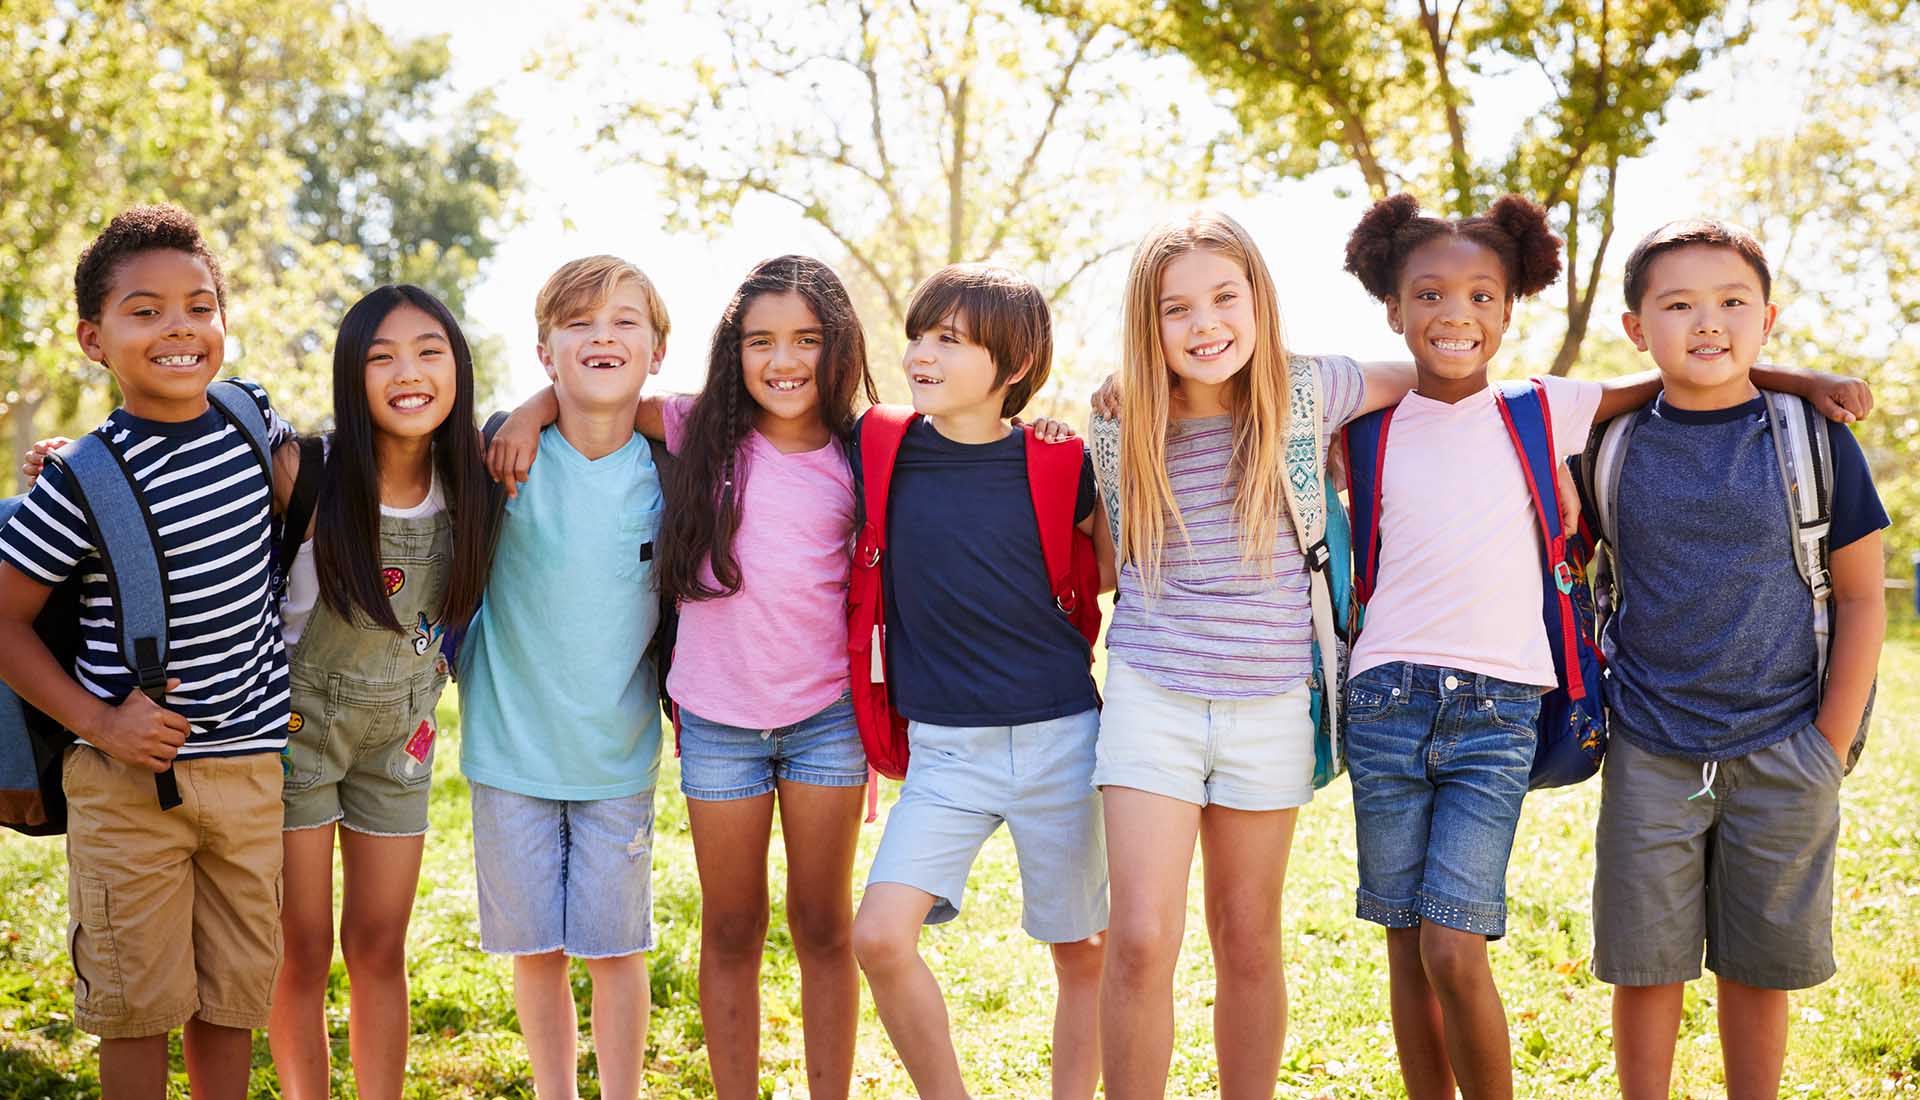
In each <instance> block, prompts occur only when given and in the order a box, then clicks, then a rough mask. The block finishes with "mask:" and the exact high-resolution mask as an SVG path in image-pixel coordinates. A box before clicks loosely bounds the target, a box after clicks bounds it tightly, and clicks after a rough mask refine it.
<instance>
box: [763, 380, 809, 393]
mask: <svg viewBox="0 0 1920 1100" xmlns="http://www.w3.org/2000/svg"><path fill="white" fill-rule="evenodd" d="M806 384H807V380H806V379H804V378H769V379H768V380H767V388H768V389H770V390H774V391H776V392H778V393H792V392H793V391H794V390H797V389H799V388H800V387H801V386H804V385H806Z"/></svg>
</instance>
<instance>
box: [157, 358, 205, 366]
mask: <svg viewBox="0 0 1920 1100" xmlns="http://www.w3.org/2000/svg"><path fill="white" fill-rule="evenodd" d="M201 358H202V357H201V356H198V355H156V356H154V359H153V361H154V362H156V363H158V364H160V365H161V366H163V367H192V366H197V365H199V363H200V360H201Z"/></svg>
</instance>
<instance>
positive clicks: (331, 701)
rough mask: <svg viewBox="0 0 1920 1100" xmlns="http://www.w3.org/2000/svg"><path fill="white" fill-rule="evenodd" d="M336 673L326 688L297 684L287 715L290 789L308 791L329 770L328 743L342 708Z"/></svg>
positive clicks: (287, 757) (287, 785) (287, 754)
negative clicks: (335, 719)
mask: <svg viewBox="0 0 1920 1100" xmlns="http://www.w3.org/2000/svg"><path fill="white" fill-rule="evenodd" d="M336 679H337V678H336V677H328V678H327V685H326V687H325V688H313V687H309V686H307V685H303V684H295V685H294V687H293V692H292V694H293V698H292V709H291V711H290V712H289V713H288V716H287V749H286V759H287V773H286V774H287V778H286V789H287V790H289V791H304V790H307V789H309V788H311V787H312V786H313V785H314V784H315V783H318V782H319V781H320V776H321V774H322V773H323V772H324V771H325V770H326V760H327V746H328V743H329V742H330V741H331V740H332V739H333V735H334V729H333V726H334V718H335V712H337V711H338V710H339V709H340V701H339V693H338V691H337V688H336V683H335V681H336Z"/></svg>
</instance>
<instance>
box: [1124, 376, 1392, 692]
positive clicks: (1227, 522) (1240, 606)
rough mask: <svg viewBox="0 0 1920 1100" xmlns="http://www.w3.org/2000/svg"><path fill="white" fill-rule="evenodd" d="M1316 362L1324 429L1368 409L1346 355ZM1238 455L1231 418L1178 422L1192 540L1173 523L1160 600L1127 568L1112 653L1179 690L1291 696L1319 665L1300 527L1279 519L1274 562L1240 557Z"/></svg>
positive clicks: (1176, 446) (1175, 453)
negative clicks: (1233, 461)
mask: <svg viewBox="0 0 1920 1100" xmlns="http://www.w3.org/2000/svg"><path fill="white" fill-rule="evenodd" d="M1314 363H1315V366H1316V368H1317V369H1318V370H1319V372H1320V392H1321V395H1322V403H1323V405H1324V406H1325V407H1324V408H1323V409H1322V410H1321V420H1322V423H1321V425H1320V431H1321V433H1322V434H1323V435H1325V434H1327V433H1329V432H1330V431H1331V430H1332V429H1333V428H1335V427H1338V426H1339V425H1341V424H1343V423H1345V422H1346V421H1347V420H1349V419H1351V418H1352V417H1353V414H1354V413H1355V412H1356V411H1357V410H1358V409H1359V408H1360V399H1361V397H1362V395H1363V394H1364V392H1365V390H1366V381H1365V379H1364V378H1362V376H1361V374H1360V365H1359V364H1358V363H1355V362H1354V361H1353V360H1351V359H1348V358H1345V357H1344V356H1324V357H1320V358H1317V359H1315V360H1314ZM1232 451H1233V418H1232V417H1230V416H1212V417H1205V418H1202V419H1198V420H1175V421H1173V422H1172V423H1170V424H1168V425H1167V478H1168V480H1169V481H1171V482H1172V483H1173V496H1174V500H1175V501H1176V502H1177V503H1178V504H1179V505H1180V515H1181V518H1182V519H1183V520H1184V521H1185V523H1186V528H1187V534H1188V536H1189V537H1190V538H1191V539H1192V544H1191V545H1189V544H1188V543H1187V541H1186V540H1183V539H1182V538H1181V537H1180V532H1179V528H1178V527H1176V526H1173V525H1171V524H1170V525H1169V527H1168V530H1167V544H1166V548H1165V551H1164V554H1163V557H1162V560H1161V562H1160V588H1159V591H1158V592H1156V593H1155V594H1154V596H1153V599H1152V601H1151V602H1149V601H1148V600H1147V598H1146V593H1145V591H1144V585H1143V584H1142V582H1141V578H1140V573H1139V570H1138V569H1137V568H1136V567H1135V566H1134V564H1133V563H1131V562H1129V563H1127V564H1126V565H1124V566H1122V567H1121V569H1120V577H1119V592H1118V594H1117V595H1116V596H1115V598H1114V604H1113V622H1112V624H1111V625H1109V626H1108V627H1107V650H1108V652H1110V653H1112V654H1114V655H1115V656H1117V657H1119V658H1121V659H1122V660H1124V661H1125V662H1126V663H1127V667H1129V668H1132V669H1134V670H1135V671H1137V672H1139V673H1140V674H1141V675H1143V676H1145V677H1146V678H1147V679H1149V680H1151V681H1153V682H1154V683H1155V684H1157V685H1159V686H1160V687H1162V688H1165V689H1167V690H1169V691H1178V692H1182V693H1184V694H1187V695H1198V696H1202V697H1206V698H1213V699H1247V698H1259V697H1262V696H1268V695H1280V694H1283V693H1285V692H1288V691H1292V690H1293V689H1294V688H1296V687H1298V686H1300V684H1302V683H1304V682H1305V681H1306V679H1307V676H1308V674H1309V673H1311V672H1312V671H1313V609H1312V605H1311V604H1310V603H1309V601H1308V595H1307V572H1306V559H1305V557H1304V556H1303V555H1302V554H1301V553H1300V543H1299V540H1298V539H1296V538H1295V537H1294V533H1293V523H1292V522H1291V520H1289V519H1288V517H1287V516H1286V515H1284V514H1283V515H1282V516H1281V517H1280V525H1279V528H1278V530H1276V531H1275V533H1274V539H1273V553H1272V555H1271V557H1270V559H1269V562H1268V567H1267V568H1266V569H1265V570H1262V569H1261V567H1260V565H1259V564H1258V563H1250V562H1245V561H1242V560H1241V556H1240V525H1239V523H1238V522H1237V521H1236V520H1235V519H1234V517H1233V500H1234V481H1233V478H1232V477H1231V475H1230V471H1229V469H1228V459H1229V457H1230V456H1231V454H1232Z"/></svg>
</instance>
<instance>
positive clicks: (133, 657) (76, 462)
mask: <svg viewBox="0 0 1920 1100" xmlns="http://www.w3.org/2000/svg"><path fill="white" fill-rule="evenodd" d="M207 399H208V402H209V403H210V404H211V405H213V407H215V408H217V409H219V410H220V412H221V414H222V415H223V416H225V417H226V419H227V420H228V421H229V422H231V423H232V424H233V425H234V427H236V428H238V429H239V430H240V433H241V435H242V436H244V437H245V438H246V440H247V442H248V445H249V446H251V447H252V449H253V451H254V454H255V457H256V458H257V459H258V460H259V461H260V463H261V466H262V468H263V469H265V470H267V471H268V473H269V476H268V484H269V485H271V484H272V477H271V471H272V465H271V462H272V460H271V456H270V453H269V451H268V449H267V427H266V418H265V417H264V416H262V415H261V412H260V406H259V405H258V404H256V403H255V402H254V399H253V396H252V395H251V394H249V393H248V392H247V391H246V390H245V389H243V388H241V387H240V386H238V385H236V384H234V383H232V382H215V383H214V384H212V385H210V386H208V387H207ZM47 461H48V462H51V463H54V464H56V465H58V466H59V467H60V468H61V469H62V470H63V471H64V472H65V473H66V478H67V485H68V486H69V487H70V488H71V490H72V492H73V495H74V496H75V497H77V498H78V503H79V505H80V507H81V510H82V511H83V512H84V513H85V514H86V518H87V525H88V527H89V528H90V529H91V531H92V535H93V545H94V548H95V550H96V551H97V552H98V554H99V556H100V561H101V564H102V566H103V567H104V569H105V572H106V575H107V589H108V592H109V594H110V596H111V599H112V601H113V609H114V614H115V619H116V620H117V621H118V623H119V626H120V639H119V642H120V659H121V660H122V661H124V662H126V666H127V667H128V668H130V669H132V670H133V671H134V674H135V675H136V676H137V677H138V678H139V689H140V690H141V691H142V692H144V693H146V695H147V697H148V698H150V699H152V700H153V701H154V702H156V703H162V704H164V703H165V701H166V690H167V577H166V573H165V572H164V571H163V570H162V569H161V564H160V549H159V535H158V533H157V529H156V528H155V527H154V523H153V517H152V516H150V515H149V514H148V513H147V508H146V504H145V502H144V501H142V500H141V499H140V494H139V491H138V489H137V488H136V487H135V485H134V482H133V475H132V472H131V471H129V470H128V469H127V468H126V466H125V465H124V464H123V463H122V462H121V460H120V456H119V455H118V454H116V453H115V452H114V450H113V448H112V446H111V445H110V444H109V443H108V442H107V439H106V437H105V435H103V434H102V430H101V429H95V430H94V431H91V432H89V433H87V434H86V435H84V436H81V437H80V438H79V439H76V440H74V441H73V442H71V443H69V444H67V445H66V446H65V447H62V448H61V449H60V450H58V451H56V452H54V453H53V454H51V455H49V456H47ZM24 499H25V498H24V497H9V498H7V499H5V500H0V524H4V523H6V522H7V521H8V520H10V519H12V518H13V513H14V512H15V511H17V510H18V509H19V507H20V503H21V501H22V500H24ZM34 629H35V631H36V632H37V633H38V634H39V635H40V637H41V639H42V640H43V641H44V642H46V644H47V649H48V650H49V651H50V652H51V653H52V654H53V656H54V659H55V660H57V661H59V662H60V664H61V666H62V667H64V668H65V669H67V671H68V672H72V671H73V667H74V662H75V660H76V659H77V657H78V656H79V653H80V651H81V648H82V646H83V645H84V644H85V643H84V641H83V639H82V637H81V631H80V576H79V574H78V573H76V574H74V575H73V576H71V577H68V578H67V580H66V581H65V582H63V583H62V584H60V585H58V586H56V587H55V588H54V589H53V592H52V593H51V594H50V595H49V596H48V597H47V603H46V606H45V607H44V608H42V609H41V612H40V616H39V618H38V619H36V620H35V622H34ZM74 740H75V738H74V735H73V733H72V732H71V731H69V730H67V729H64V728H62V727H61V725H60V724H59V723H58V722H56V721H54V720H53V719H52V718H51V717H49V716H47V715H46V714H44V713H42V712H40V711H39V710H37V709H35V708H34V707H32V706H30V705H29V704H28V703H27V702H26V701H25V700H23V699H21V698H20V697H19V696H18V695H16V694H15V693H14V691H13V689H12V688H11V687H9V686H7V685H5V684H0V825H5V826H6V827H8V828H11V829H15V830H17V831H19V832H22V833H27V834H29V835H33V836H53V835H57V834H60V833H64V832H66V830H67V800H66V795H65V792H64V791H63V790H62V788H61V782H60V765H61V758H62V756H63V755H64V754H65V752H66V749H67V746H69V745H71V744H73V742H74ZM154 790H155V795H156V797H158V799H159V801H160V808H161V809H163V810H170V809H172V808H173V807H175V806H178V805H179V804H180V791H179V787H178V785H177V784H176V783H175V781H174V775H173V770H172V769H171V768H169V769H168V770H166V771H164V772H161V773H160V774H158V775H156V776H154Z"/></svg>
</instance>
